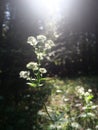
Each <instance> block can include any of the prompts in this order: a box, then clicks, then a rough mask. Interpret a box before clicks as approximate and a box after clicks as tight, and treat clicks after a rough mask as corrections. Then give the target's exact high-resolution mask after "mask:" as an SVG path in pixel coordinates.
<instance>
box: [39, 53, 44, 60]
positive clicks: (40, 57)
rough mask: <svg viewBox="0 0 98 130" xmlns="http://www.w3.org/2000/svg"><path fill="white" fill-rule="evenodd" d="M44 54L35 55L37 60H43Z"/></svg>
mask: <svg viewBox="0 0 98 130" xmlns="http://www.w3.org/2000/svg"><path fill="white" fill-rule="evenodd" d="M44 56H45V54H44V53H41V52H40V53H37V59H40V60H43V58H44Z"/></svg>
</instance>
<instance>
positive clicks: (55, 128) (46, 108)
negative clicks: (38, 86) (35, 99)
mask: <svg viewBox="0 0 98 130" xmlns="http://www.w3.org/2000/svg"><path fill="white" fill-rule="evenodd" d="M43 105H44V108H45V111H46V113H47V115H48V117H49V118H50V120H51V122H52V123H53V124H55V122H54V120H53V119H52V117H51V116H50V114H49V112H48V110H47V107H46V104H45V103H43ZM55 130H57V127H55Z"/></svg>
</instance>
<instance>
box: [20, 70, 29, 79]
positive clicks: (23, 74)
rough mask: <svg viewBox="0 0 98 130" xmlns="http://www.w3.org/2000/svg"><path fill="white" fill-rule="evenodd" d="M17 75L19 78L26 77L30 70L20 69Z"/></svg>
mask: <svg viewBox="0 0 98 130" xmlns="http://www.w3.org/2000/svg"><path fill="white" fill-rule="evenodd" d="M19 75H20V78H24V79H27V78H28V77H29V76H30V72H29V71H20V73H19Z"/></svg>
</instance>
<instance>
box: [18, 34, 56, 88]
mask: <svg viewBox="0 0 98 130" xmlns="http://www.w3.org/2000/svg"><path fill="white" fill-rule="evenodd" d="M27 43H28V44H30V45H31V46H33V49H34V53H35V54H36V58H37V62H34V61H33V62H29V63H28V64H27V65H26V68H27V69H29V70H31V71H33V74H34V78H32V77H31V76H30V71H21V72H20V78H24V79H26V80H29V82H28V83H27V84H28V85H29V86H31V87H36V86H38V87H39V86H41V85H42V83H41V81H43V79H45V78H43V74H45V73H47V70H46V69H45V68H41V61H42V60H43V59H44V58H45V57H46V55H47V50H49V49H51V48H52V47H53V46H54V43H53V41H52V40H47V38H46V36H44V35H38V36H37V37H36V38H35V37H33V36H30V37H28V39H27Z"/></svg>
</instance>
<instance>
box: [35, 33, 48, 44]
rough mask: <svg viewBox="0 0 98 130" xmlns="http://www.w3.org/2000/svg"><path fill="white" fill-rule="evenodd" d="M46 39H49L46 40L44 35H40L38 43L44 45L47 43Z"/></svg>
mask: <svg viewBox="0 0 98 130" xmlns="http://www.w3.org/2000/svg"><path fill="white" fill-rule="evenodd" d="M46 39H47V38H46V37H45V36H44V35H38V36H37V40H38V42H42V43H44V42H45V41H46Z"/></svg>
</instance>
